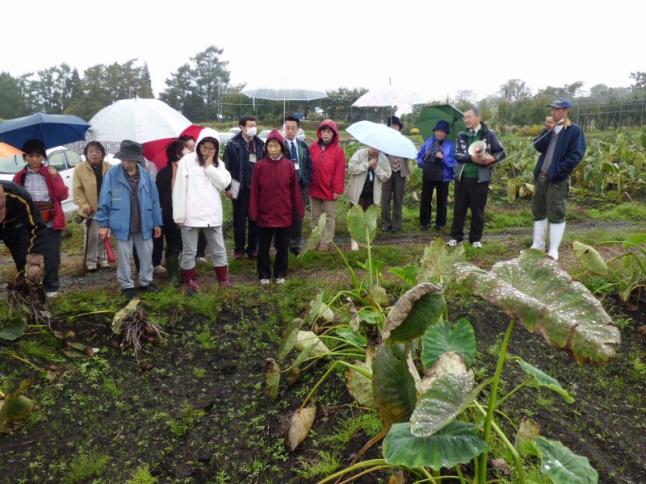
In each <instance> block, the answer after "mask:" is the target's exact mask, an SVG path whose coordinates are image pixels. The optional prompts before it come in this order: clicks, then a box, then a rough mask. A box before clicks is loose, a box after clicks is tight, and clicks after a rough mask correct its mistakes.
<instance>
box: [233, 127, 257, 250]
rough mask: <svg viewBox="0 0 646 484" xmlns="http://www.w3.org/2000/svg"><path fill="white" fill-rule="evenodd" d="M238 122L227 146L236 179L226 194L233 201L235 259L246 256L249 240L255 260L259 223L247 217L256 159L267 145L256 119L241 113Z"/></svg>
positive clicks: (234, 178)
mask: <svg viewBox="0 0 646 484" xmlns="http://www.w3.org/2000/svg"><path fill="white" fill-rule="evenodd" d="M239 125H240V133H238V134H237V135H235V136H234V137H233V138H231V140H230V141H229V142H228V143H227V146H226V148H225V149H224V166H225V167H226V169H227V170H228V171H229V173H231V178H232V179H233V181H232V182H231V186H229V187H228V188H227V190H226V191H225V194H226V196H227V197H228V198H230V199H231V201H232V202H233V241H234V243H235V249H234V252H233V258H234V259H241V258H242V257H244V254H245V241H246V242H247V247H246V253H247V255H248V256H249V258H250V259H255V258H256V257H257V255H258V235H257V230H256V224H255V223H254V222H252V221H251V220H250V219H249V216H248V213H249V190H250V188H251V176H252V174H253V169H254V167H255V166H256V162H257V161H259V160H261V159H262V158H263V156H264V152H265V145H264V143H263V142H262V140H261V139H260V138H258V136H256V118H254V117H253V116H242V117H241V118H240V121H239ZM234 184H235V185H236V189H237V193H236V189H234V188H233V185H234ZM247 226H248V227H247Z"/></svg>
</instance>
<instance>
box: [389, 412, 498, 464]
mask: <svg viewBox="0 0 646 484" xmlns="http://www.w3.org/2000/svg"><path fill="white" fill-rule="evenodd" d="M477 434H478V428H477V427H476V426H475V425H474V424H471V423H466V422H451V423H450V424H449V425H447V426H446V427H444V428H443V429H442V430H440V431H439V432H437V433H435V434H433V435H431V436H429V437H415V436H414V435H413V434H412V433H411V431H410V423H409V422H405V423H398V424H395V425H393V426H392V428H391V429H390V431H389V432H388V435H387V436H386V439H385V440H384V450H383V452H384V458H385V459H386V462H387V463H388V464H389V465H393V466H405V467H408V468H410V469H415V468H419V467H423V466H424V467H430V468H431V469H433V470H436V471H439V470H440V469H441V468H442V467H447V468H450V467H453V466H455V465H458V464H467V463H469V462H470V461H471V460H472V459H474V458H475V457H477V456H479V455H480V454H482V453H483V452H484V451H485V450H487V443H486V442H485V441H483V440H481V439H480V438H479V437H478V435H477Z"/></svg>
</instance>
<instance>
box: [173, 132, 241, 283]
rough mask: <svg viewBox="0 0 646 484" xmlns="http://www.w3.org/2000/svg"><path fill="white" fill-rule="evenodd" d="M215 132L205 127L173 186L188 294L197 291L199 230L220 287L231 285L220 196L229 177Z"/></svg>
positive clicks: (176, 221) (183, 162)
mask: <svg viewBox="0 0 646 484" xmlns="http://www.w3.org/2000/svg"><path fill="white" fill-rule="evenodd" d="M218 150H219V142H218V133H217V131H215V130H214V129H211V128H204V129H203V130H202V131H201V132H200V135H199V137H198V139H197V144H196V146H195V151H194V152H192V153H188V154H187V155H184V157H182V159H181V160H180V161H179V165H178V167H177V173H176V174H175V180H174V184H173V220H174V221H175V223H176V224H178V225H179V226H180V230H181V233H182V258H181V261H180V269H181V273H182V281H183V282H184V284H185V285H186V287H187V290H188V292H189V293H190V294H192V293H194V292H196V291H197V290H198V289H199V286H198V285H197V276H196V274H195V256H196V253H197V240H198V235H199V233H200V231H201V232H202V233H203V234H204V236H205V238H206V241H207V244H208V250H209V251H210V253H211V256H212V259H213V266H214V267H215V274H216V276H217V278H218V282H219V284H220V285H221V286H231V281H230V280H229V270H228V264H227V252H226V249H225V247H224V237H223V234H222V199H221V198H220V193H221V192H222V191H223V190H224V189H225V188H226V187H228V186H229V184H230V183H231V175H230V174H229V172H228V171H227V169H226V168H225V167H224V163H223V162H221V161H219V160H218Z"/></svg>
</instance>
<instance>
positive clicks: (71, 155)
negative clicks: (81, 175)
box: [66, 150, 83, 166]
mask: <svg viewBox="0 0 646 484" xmlns="http://www.w3.org/2000/svg"><path fill="white" fill-rule="evenodd" d="M66 154H67V163H68V164H69V165H70V166H76V165H78V164H79V163H81V162H82V161H83V158H81V155H79V154H78V153H77V152H76V151H72V150H70V151H68V152H67V153H66Z"/></svg>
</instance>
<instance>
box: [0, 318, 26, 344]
mask: <svg viewBox="0 0 646 484" xmlns="http://www.w3.org/2000/svg"><path fill="white" fill-rule="evenodd" d="M26 330H27V321H25V320H24V319H22V318H14V319H12V320H11V321H9V324H7V325H6V326H5V327H4V328H2V331H0V339H4V340H6V341H14V340H17V339H18V338H20V337H21V336H22V335H23V334H25V331H26Z"/></svg>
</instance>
